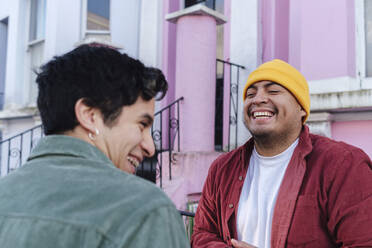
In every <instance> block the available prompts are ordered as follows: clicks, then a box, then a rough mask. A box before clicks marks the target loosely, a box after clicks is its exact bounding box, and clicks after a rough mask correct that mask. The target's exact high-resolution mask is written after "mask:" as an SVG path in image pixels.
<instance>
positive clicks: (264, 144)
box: [253, 130, 301, 157]
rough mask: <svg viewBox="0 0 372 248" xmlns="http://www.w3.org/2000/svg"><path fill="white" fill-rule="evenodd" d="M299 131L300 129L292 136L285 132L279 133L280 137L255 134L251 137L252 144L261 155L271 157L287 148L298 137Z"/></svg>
mask: <svg viewBox="0 0 372 248" xmlns="http://www.w3.org/2000/svg"><path fill="white" fill-rule="evenodd" d="M300 132H301V130H300V131H299V132H298V133H297V134H295V135H292V136H286V134H283V135H280V137H271V136H270V135H265V136H255V137H253V140H254V146H255V148H256V151H257V153H258V154H260V155H261V156H265V157H273V156H275V155H278V154H280V153H282V152H284V151H285V150H287V149H288V147H290V146H291V145H292V144H293V142H295V140H296V139H297V138H298V137H299V135H300Z"/></svg>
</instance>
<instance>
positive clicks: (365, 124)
mask: <svg viewBox="0 0 372 248" xmlns="http://www.w3.org/2000/svg"><path fill="white" fill-rule="evenodd" d="M331 132H332V138H334V139H335V140H339V141H344V142H346V143H349V144H351V145H354V146H357V147H359V148H361V149H362V150H364V152H365V153H367V154H368V155H369V157H370V158H372V138H371V137H372V121H345V122H334V123H332V125H331Z"/></svg>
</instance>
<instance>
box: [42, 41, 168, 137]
mask: <svg viewBox="0 0 372 248" xmlns="http://www.w3.org/2000/svg"><path fill="white" fill-rule="evenodd" d="M36 83H37V84H38V88H39V95H38V98H37V105H38V108H39V111H40V116H41V120H42V123H43V126H44V132H45V134H46V135H48V134H58V133H62V132H64V131H68V130H72V129H73V128H74V127H76V126H77V125H78V124H79V123H78V121H77V119H76V116H75V110H74V107H75V104H76V102H77V101H78V100H79V99H81V98H82V99H84V103H85V104H87V105H88V106H90V107H94V108H98V109H99V110H100V111H101V113H102V115H103V118H104V122H105V124H106V125H108V126H112V125H114V123H115V120H116V119H117V117H118V116H119V115H120V113H121V110H122V107H123V106H128V105H132V104H133V103H135V102H136V101H137V99H138V97H139V96H141V97H142V98H143V99H144V100H145V101H149V100H151V99H152V98H154V97H156V96H157V95H158V93H159V95H160V96H159V97H158V100H159V99H162V98H163V97H164V95H165V93H166V92H167V89H168V83H167V81H166V80H165V77H164V75H163V73H162V72H161V71H160V70H159V69H155V68H150V67H146V66H144V65H143V63H141V62H140V61H139V60H136V59H133V58H131V57H129V56H128V55H127V54H121V53H120V52H118V51H116V50H114V49H111V48H108V47H94V46H89V45H82V46H79V47H78V48H76V49H74V50H72V51H71V52H69V53H66V54H64V55H62V56H56V57H54V58H53V59H52V60H51V61H49V62H48V63H47V64H45V65H43V66H42V67H41V68H40V71H39V72H37V78H36Z"/></svg>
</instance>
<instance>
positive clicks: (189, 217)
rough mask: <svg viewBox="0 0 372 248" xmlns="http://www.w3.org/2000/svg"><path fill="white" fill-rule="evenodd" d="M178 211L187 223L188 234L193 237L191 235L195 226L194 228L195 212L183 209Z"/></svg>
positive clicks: (184, 222)
mask: <svg viewBox="0 0 372 248" xmlns="http://www.w3.org/2000/svg"><path fill="white" fill-rule="evenodd" d="M178 211H179V213H180V215H181V217H182V220H183V224H184V225H185V230H186V234H187V236H188V238H189V239H191V235H192V232H193V228H194V217H195V213H193V212H188V211H182V210H178Z"/></svg>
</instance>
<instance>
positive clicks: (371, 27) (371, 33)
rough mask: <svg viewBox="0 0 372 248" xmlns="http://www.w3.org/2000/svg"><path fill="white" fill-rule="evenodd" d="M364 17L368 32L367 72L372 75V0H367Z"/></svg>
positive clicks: (369, 75) (366, 31)
mask: <svg viewBox="0 0 372 248" xmlns="http://www.w3.org/2000/svg"><path fill="white" fill-rule="evenodd" d="M364 3H365V8H364V11H365V13H364V18H365V29H366V30H365V33H366V66H367V68H366V74H367V77H372V1H371V0H365V1H364Z"/></svg>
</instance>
